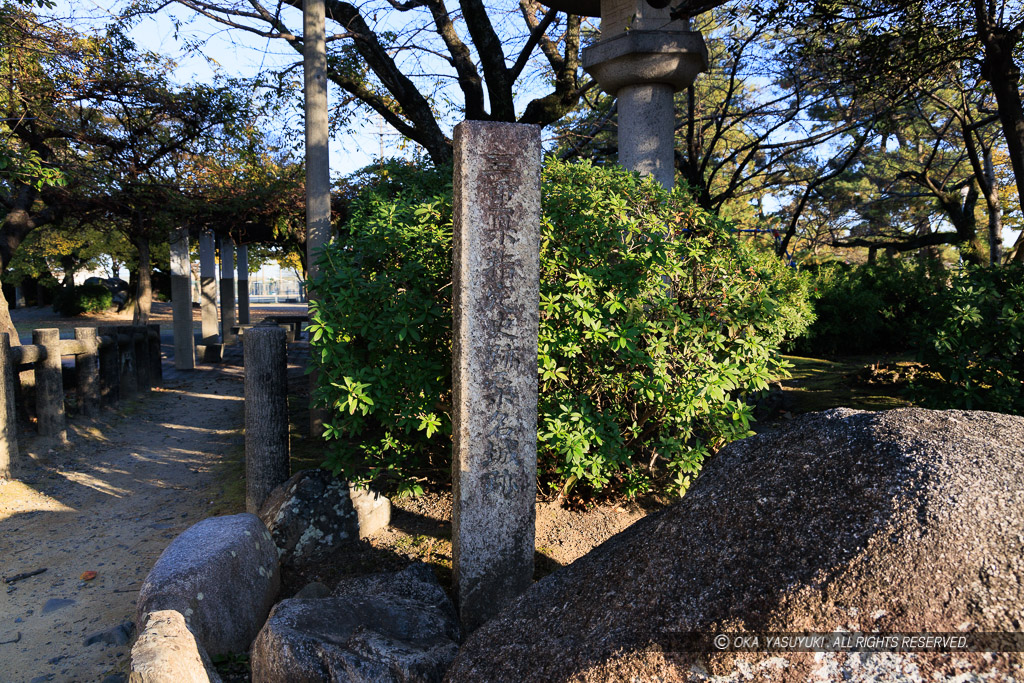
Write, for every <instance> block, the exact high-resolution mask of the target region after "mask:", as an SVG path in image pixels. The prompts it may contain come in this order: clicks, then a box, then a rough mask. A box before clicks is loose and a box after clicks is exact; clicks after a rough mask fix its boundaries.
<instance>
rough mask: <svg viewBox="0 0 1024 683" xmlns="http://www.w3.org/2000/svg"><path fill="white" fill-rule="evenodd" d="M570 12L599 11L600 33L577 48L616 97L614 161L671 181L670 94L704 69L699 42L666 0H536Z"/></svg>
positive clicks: (669, 184)
mask: <svg viewBox="0 0 1024 683" xmlns="http://www.w3.org/2000/svg"><path fill="white" fill-rule="evenodd" d="M541 1H542V2H544V4H547V5H549V6H552V7H555V8H556V9H559V10H562V11H564V12H567V13H570V14H582V15H588V16H600V17H601V36H600V39H599V40H597V41H595V42H594V43H592V44H591V45H588V46H587V47H586V48H584V49H583V51H582V52H581V54H580V56H581V62H582V66H583V69H584V70H585V71H586V72H587V73H589V74H590V75H591V76H593V77H594V80H596V81H597V84H598V85H599V86H600V87H601V89H602V90H604V91H605V92H606V93H608V94H610V95H614V96H615V97H616V98H617V99H618V109H619V163H620V164H622V166H624V167H625V168H627V169H629V170H631V171H638V172H639V173H641V174H642V175H653V176H654V178H655V180H657V181H658V182H659V183H661V184H662V185H663V186H665V187H667V188H671V187H672V186H673V185H674V184H675V158H674V156H675V155H674V151H675V135H674V127H675V116H674V114H673V109H672V94H673V93H675V92H678V91H680V90H683V89H684V88H687V87H688V86H690V85H691V84H692V83H693V80H694V79H695V78H696V77H697V74H699V73H700V72H701V71H704V70H705V69H707V68H708V52H707V46H706V45H705V44H704V38H703V37H702V36H701V34H700V32H699V31H691V30H690V22H689V20H688V19H673V18H672V8H671V6H670V5H671V3H670V2H661V1H659V2H651V0H600V2H595V1H594V0H541Z"/></svg>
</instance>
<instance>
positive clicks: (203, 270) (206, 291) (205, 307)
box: [199, 230, 220, 362]
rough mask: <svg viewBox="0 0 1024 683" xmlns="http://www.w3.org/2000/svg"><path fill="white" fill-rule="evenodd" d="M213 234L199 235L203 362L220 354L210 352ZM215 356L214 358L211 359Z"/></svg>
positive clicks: (214, 284) (213, 320)
mask: <svg viewBox="0 0 1024 683" xmlns="http://www.w3.org/2000/svg"><path fill="white" fill-rule="evenodd" d="M213 239H214V238H213V233H212V232H210V231H209V230H204V231H203V232H202V233H201V234H200V235H199V288H200V292H201V297H202V298H201V299H200V304H199V305H200V307H201V308H202V314H203V326H202V332H201V333H200V339H202V342H203V346H204V347H205V349H206V351H205V354H204V356H203V360H204V361H206V362H210V361H215V360H218V359H219V358H220V354H219V353H218V354H214V353H213V352H212V351H211V350H212V349H213V348H215V347H217V343H218V341H219V340H218V338H217V334H218V332H217V255H216V252H215V249H214V241H213ZM214 355H216V358H214V357H212V356H214Z"/></svg>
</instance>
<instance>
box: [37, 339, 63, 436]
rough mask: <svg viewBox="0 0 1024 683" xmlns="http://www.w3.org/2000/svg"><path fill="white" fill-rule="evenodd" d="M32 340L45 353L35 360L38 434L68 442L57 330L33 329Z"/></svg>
mask: <svg viewBox="0 0 1024 683" xmlns="http://www.w3.org/2000/svg"><path fill="white" fill-rule="evenodd" d="M32 343H33V344H35V345H37V346H42V347H43V348H44V349H45V350H46V353H45V354H44V357H43V358H42V359H40V360H38V361H36V415H37V417H38V419H39V435H40V436H45V437H52V438H55V439H57V441H59V442H61V443H64V442H66V441H67V439H68V436H67V423H66V419H65V415H64V378H63V376H62V375H61V366H60V330H58V329H56V328H48V329H42V330H32Z"/></svg>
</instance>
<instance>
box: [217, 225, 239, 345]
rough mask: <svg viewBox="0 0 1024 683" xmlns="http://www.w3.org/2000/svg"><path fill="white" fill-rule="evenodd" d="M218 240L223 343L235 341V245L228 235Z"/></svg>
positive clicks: (221, 336)
mask: <svg viewBox="0 0 1024 683" xmlns="http://www.w3.org/2000/svg"><path fill="white" fill-rule="evenodd" d="M219 242H220V338H221V341H223V342H224V343H225V344H231V343H233V342H234V341H235V336H234V334H233V333H232V331H231V328H233V327H234V326H235V245H234V243H233V242H232V241H231V238H230V237H222V238H220V240H219Z"/></svg>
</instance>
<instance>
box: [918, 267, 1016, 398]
mask: <svg viewBox="0 0 1024 683" xmlns="http://www.w3.org/2000/svg"><path fill="white" fill-rule="evenodd" d="M941 310H942V312H943V314H944V319H943V321H942V322H941V323H940V324H939V325H938V326H937V328H936V329H935V330H934V331H933V332H932V334H931V335H930V336H929V339H928V341H927V343H926V344H925V345H924V347H923V349H922V360H923V361H924V362H925V363H927V365H928V368H929V369H930V370H932V371H934V372H937V373H938V374H939V375H941V381H938V380H931V381H929V380H925V381H923V382H919V383H918V384H916V385H915V386H914V390H915V392H916V394H917V397H918V398H919V399H920V400H921V401H922V402H923V403H924V404H925V405H928V406H931V407H938V408H965V409H967V410H991V411H995V412H999V413H1010V414H1015V415H1020V414H1024V266H1021V265H1019V264H1012V265H1007V266H1003V267H1000V268H979V267H968V268H967V269H966V270H965V271H964V272H963V273H961V274H960V275H958V276H957V277H955V278H954V279H953V285H952V287H951V288H950V290H949V292H948V293H947V294H946V296H945V298H944V301H943V304H942V306H941Z"/></svg>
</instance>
